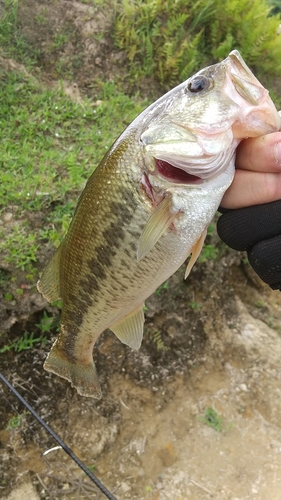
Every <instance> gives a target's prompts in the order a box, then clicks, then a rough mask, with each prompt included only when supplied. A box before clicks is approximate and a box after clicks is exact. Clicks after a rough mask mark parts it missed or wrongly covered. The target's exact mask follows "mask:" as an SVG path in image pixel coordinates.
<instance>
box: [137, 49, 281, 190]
mask: <svg viewBox="0 0 281 500" xmlns="http://www.w3.org/2000/svg"><path fill="white" fill-rule="evenodd" d="M149 116H150V122H149V124H147V123H146V124H145V127H144V129H143V130H142V132H141V134H140V144H141V147H142V148H143V151H144V154H145V157H146V165H147V166H148V171H149V173H150V174H152V175H153V176H157V177H158V182H159V178H160V179H162V180H164V179H165V181H166V182H169V183H176V184H190V185H194V184H195V185H198V184H200V183H202V182H204V181H205V180H207V179H210V178H213V177H214V176H217V175H218V174H220V173H222V172H224V171H225V170H226V169H227V168H228V166H229V164H230V163H231V162H232V164H233V156H234V153H235V150H236V148H237V146H238V144H239V142H240V141H241V140H242V139H245V138H248V137H258V136H261V135H264V134H267V133H270V132H274V131H277V130H279V129H280V116H279V115H278V113H277V110H276V108H275V106H274V104H273V102H272V100H271V99H270V97H269V94H268V91H267V90H266V89H265V88H264V87H263V86H262V84H261V83H260V82H259V81H258V80H257V78H256V77H255V76H254V74H253V73H252V72H251V70H250V69H249V68H248V66H247V65H246V64H245V62H244V60H243V58H242V57H241V55H240V54H239V52H238V51H237V50H234V51H233V52H231V53H230V54H229V56H228V57H227V58H226V59H225V60H223V61H222V62H220V63H217V64H214V65H212V66H209V67H207V68H204V69H202V70H201V71H199V72H198V73H196V74H195V75H193V76H192V77H191V78H189V79H188V80H186V81H185V82H184V83H182V84H181V85H179V86H178V87H176V88H175V89H173V90H172V91H170V92H168V93H167V94H166V96H164V97H162V98H161V99H160V100H159V101H157V102H156V103H155V104H154V107H153V106H152V107H151V110H150V113H149ZM154 179H155V178H154ZM160 183H161V181H160Z"/></svg>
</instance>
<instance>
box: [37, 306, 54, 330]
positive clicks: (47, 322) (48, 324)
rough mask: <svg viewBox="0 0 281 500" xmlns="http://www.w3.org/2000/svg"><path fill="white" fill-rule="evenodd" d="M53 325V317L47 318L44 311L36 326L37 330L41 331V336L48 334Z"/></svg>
mask: <svg viewBox="0 0 281 500" xmlns="http://www.w3.org/2000/svg"><path fill="white" fill-rule="evenodd" d="M53 323H54V318H53V316H48V315H47V313H46V311H44V312H43V317H42V318H41V319H40V322H39V323H38V324H36V326H37V328H39V330H40V331H41V333H42V334H44V333H48V332H49V331H50V330H51V328H52V326H53Z"/></svg>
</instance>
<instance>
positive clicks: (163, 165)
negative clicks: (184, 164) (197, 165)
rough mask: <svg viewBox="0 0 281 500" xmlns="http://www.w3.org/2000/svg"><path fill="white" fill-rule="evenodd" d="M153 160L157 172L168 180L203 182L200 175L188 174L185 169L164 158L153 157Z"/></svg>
mask: <svg viewBox="0 0 281 500" xmlns="http://www.w3.org/2000/svg"><path fill="white" fill-rule="evenodd" d="M154 162H155V167H156V169H157V172H158V174H160V175H161V177H163V178H164V179H165V180H167V181H169V182H172V183H174V184H202V182H203V179H201V177H198V176H197V175H192V174H189V173H188V172H186V171H185V170H182V169H181V168H178V167H176V166H175V165H172V164H171V163H168V162H167V161H165V160H160V159H158V158H154Z"/></svg>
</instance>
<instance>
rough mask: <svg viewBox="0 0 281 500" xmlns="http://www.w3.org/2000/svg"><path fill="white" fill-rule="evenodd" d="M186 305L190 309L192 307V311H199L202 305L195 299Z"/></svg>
mask: <svg viewBox="0 0 281 500" xmlns="http://www.w3.org/2000/svg"><path fill="white" fill-rule="evenodd" d="M188 305H189V307H191V309H193V311H200V310H201V308H202V305H201V304H199V303H198V302H196V301H195V300H191V301H190V302H189V304H188Z"/></svg>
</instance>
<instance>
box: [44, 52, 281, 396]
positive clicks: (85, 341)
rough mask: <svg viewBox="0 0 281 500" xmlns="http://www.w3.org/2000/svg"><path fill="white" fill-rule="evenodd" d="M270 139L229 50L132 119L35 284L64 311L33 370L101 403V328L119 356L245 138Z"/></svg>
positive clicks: (187, 247)
mask: <svg viewBox="0 0 281 500" xmlns="http://www.w3.org/2000/svg"><path fill="white" fill-rule="evenodd" d="M279 128H280V118H279V115H278V114H277V111H276V109H275V107H274V105H273V103H272V101H271V100H270V98H269V97H268V94H267V91H266V90H265V89H264V88H263V87H262V85H261V84H260V83H259V82H258V80H257V79H256V78H255V77H254V75H253V74H252V73H251V71H250V70H249V68H248V67H247V66H246V65H245V63H244V61H243V59H242V58H241V56H240V54H239V53H238V52H237V51H234V52H232V53H231V54H230V55H229V56H228V58H226V59H225V60H224V61H222V62H221V63H218V64H217V65H214V66H211V67H209V68H206V69H204V70H201V71H200V72H198V73H197V74H196V75H194V76H193V77H191V78H190V79H188V80H187V81H186V82H184V83H183V84H181V85H179V86H178V87H176V88H175V89H172V90H171V91H170V92H168V93H167V94H166V95H165V96H163V97H162V98H160V99H159V100H158V101H156V102H155V103H154V104H152V105H151V106H150V107H149V108H148V109H147V110H145V111H144V112H143V113H142V114H141V115H139V117H137V118H136V119H135V120H134V121H133V122H132V124H131V125H130V126H129V127H128V128H127V129H126V131H125V132H124V133H123V134H122V135H121V136H120V138H119V139H117V141H116V142H115V144H114V145H113V146H112V148H111V149H110V150H109V152H108V153H107V155H106V156H105V158H104V159H103V160H102V162H101V163H100V165H99V166H98V167H97V169H96V170H95V171H94V173H93V174H92V176H91V177H90V179H89V180H88V183H87V185H86V187H85V190H84V192H83V193H82V195H81V197H80V199H79V202H78V205H77V208H76V211H75V214H74V217H73V220H72V222H71V224H70V227H69V230H68V233H67V235H66V237H65V239H64V240H63V242H62V244H61V245H60V247H59V249H58V250H57V252H56V254H55V255H54V257H53V258H52V260H51V261H50V262H49V264H48V265H47V267H46V269H45V271H44V272H43V274H42V276H41V279H40V280H39V283H38V289H39V291H40V292H41V293H42V294H43V295H44V296H45V297H46V298H47V299H48V300H49V301H54V300H56V299H57V298H59V297H60V298H61V299H62V301H63V307H62V314H61V329H60V333H59V336H58V339H57V340H56V342H55V344H54V345H53V347H52V349H51V351H50V353H49V355H48V357H47V360H46V362H45V365H44V367H45V368H46V369H47V370H49V371H52V372H54V373H56V374H57V375H60V376H62V377H64V378H66V379H67V380H69V381H70V382H71V384H72V385H73V386H74V387H75V388H76V389H77V391H78V392H79V394H81V395H84V396H90V397H97V398H98V397H100V396H101V390H100V386H99V382H98V378H97V373H96V369H95V366H94V363H93V359H92V350H93V346H94V344H95V342H96V341H97V339H98V337H99V336H100V334H101V333H102V332H103V331H104V330H105V329H106V328H110V329H111V330H112V331H113V332H114V333H115V334H116V335H117V337H118V338H119V339H120V340H121V341H122V342H124V343H126V344H127V345H129V346H130V347H132V348H134V349H136V348H139V346H140V344H141V340H142V335H143V324H144V313H143V305H144V300H145V299H146V298H147V297H148V296H149V295H151V293H153V292H154V291H155V289H156V288H157V287H158V286H159V285H160V284H161V283H163V282H164V281H165V280H167V279H168V277H169V276H171V274H173V273H174V272H175V271H176V270H177V269H178V268H179V267H180V265H182V264H183V263H184V261H185V260H186V258H187V257H188V255H189V254H190V253H192V258H191V260H190V262H189V264H188V267H187V271H186V275H188V274H189V272H190V269H191V267H192V265H193V264H194V262H195V260H196V258H197V256H198V255H199V253H200V250H201V248H202V245H203V241H204V237H205V234H206V229H207V227H208V224H209V223H210V221H211V219H212V217H213V215H214V213H215V211H216V209H217V207H218V206H219V203H220V201H221V198H222V196H223V194H224V192H225V190H226V189H227V188H228V186H229V185H230V183H231V181H232V179H233V175H234V161H235V149H236V147H237V145H238V144H239V142H240V140H241V139H243V138H244V137H247V136H251V137H255V136H258V135H262V134H264V133H270V132H273V131H275V130H278V129H279Z"/></svg>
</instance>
